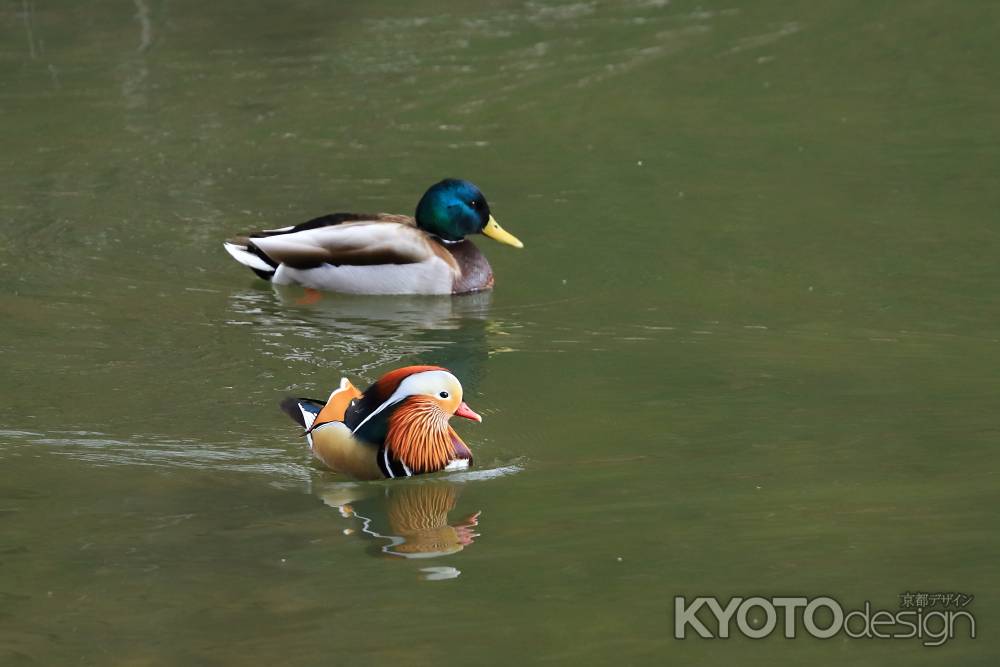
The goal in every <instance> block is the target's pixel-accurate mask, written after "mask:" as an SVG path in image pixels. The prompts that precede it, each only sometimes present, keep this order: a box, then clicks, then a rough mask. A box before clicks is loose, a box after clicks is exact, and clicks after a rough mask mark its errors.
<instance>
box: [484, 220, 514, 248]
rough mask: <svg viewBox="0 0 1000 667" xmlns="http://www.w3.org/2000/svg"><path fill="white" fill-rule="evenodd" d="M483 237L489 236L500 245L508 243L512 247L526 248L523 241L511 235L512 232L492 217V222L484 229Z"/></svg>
mask: <svg viewBox="0 0 1000 667" xmlns="http://www.w3.org/2000/svg"><path fill="white" fill-rule="evenodd" d="M483 235H485V236H489V237H490V238H491V239H493V240H494V241H499V242H500V243H506V244H507V245H512V246H514V247H515V248H523V247H524V244H523V243H521V240H520V239H518V238H517V237H516V236H514V235H513V234H511V233H510V232H508V231H506V230H504V228H503V227H501V226H500V223H499V222H497V219H496V218H494V217H493V216H492V215H491V216H490V221H489V222H487V223H486V226H485V227H483Z"/></svg>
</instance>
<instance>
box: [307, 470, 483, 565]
mask: <svg viewBox="0 0 1000 667" xmlns="http://www.w3.org/2000/svg"><path fill="white" fill-rule="evenodd" d="M460 493H461V487H460V485H459V484H455V483H453V482H446V481H431V482H428V481H416V480H414V481H410V480H407V481H402V482H394V483H392V484H391V485H389V484H385V485H369V484H339V485H337V486H336V487H332V488H329V489H327V490H326V491H324V492H322V493H321V494H320V497H321V498H322V499H323V502H324V503H326V504H327V505H330V506H331V507H335V508H336V509H338V510H339V511H340V514H341V516H343V517H344V518H345V519H349V520H352V521H356V522H357V525H356V526H355V527H353V528H348V529H345V531H344V532H345V534H358V535H360V536H362V537H366V538H369V539H371V540H373V542H374V543H375V544H374V546H373V549H374V553H376V554H387V555H390V556H395V557H399V558H437V557H440V556H448V555H451V554H455V553H458V552H459V551H462V550H463V549H465V548H466V547H468V546H471V545H472V544H473V542H475V539H476V538H477V537H479V533H478V532H476V531H477V530H478V527H479V515H480V512H478V511H476V512H472V513H470V514H461V513H459V514H458V515H457V517H456V518H454V519H451V520H449V519H450V517H449V515H450V514H451V513H452V512H453V511H454V510H455V507H456V505H457V503H458V497H459V494H460ZM435 569H436V570H438V569H440V568H435ZM446 569H452V568H446ZM457 574H458V571H457V570H455V574H454V575H453V576H457ZM438 578H444V577H438Z"/></svg>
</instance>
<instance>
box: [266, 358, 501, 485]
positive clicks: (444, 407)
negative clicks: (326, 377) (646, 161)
mask: <svg viewBox="0 0 1000 667" xmlns="http://www.w3.org/2000/svg"><path fill="white" fill-rule="evenodd" d="M282 408H283V409H284V410H285V412H287V413H288V414H289V415H290V416H291V417H292V418H293V419H295V421H297V422H298V423H299V424H300V425H302V427H303V428H305V429H306V438H307V440H308V442H309V447H310V449H311V450H312V453H313V456H315V457H316V458H317V459H318V460H319V461H321V462H322V463H323V464H324V465H326V466H327V467H328V468H330V469H332V470H336V471H338V472H343V473H347V474H349V475H351V476H352V477H356V478H358V479H382V478H387V477H388V478H393V477H409V476H411V475H418V474H422V473H429V472H438V471H440V470H455V469H462V468H467V467H468V466H469V464H470V463H471V462H472V452H471V451H470V450H469V448H468V447H467V446H466V445H465V443H464V442H463V441H462V439H461V438H460V437H459V436H458V434H457V433H455V430H454V429H453V428H451V426H450V425H449V424H448V419H449V418H450V417H451V416H452V415H458V416H461V417H466V418H467V419H472V420H474V421H482V418H481V417H480V416H479V415H477V414H476V413H475V412H473V411H472V410H471V409H470V408H469V406H467V405H466V404H465V402H464V401H463V400H462V385H461V384H460V383H459V381H458V379H457V378H455V376H454V375H452V374H451V373H449V372H448V371H447V370H445V369H443V368H440V367H438V366H407V367H405V368H400V369H397V370H395V371H392V372H390V373H387V374H385V375H384V376H382V377H381V378H380V379H379V380H378V381H377V382H375V383H374V384H373V385H372V386H371V387H369V388H368V389H366V390H365V391H364V392H363V393H362V392H360V391H358V390H357V389H356V388H355V387H354V385H352V384H351V382H350V381H349V380H347V379H346V378H344V379H342V380H341V382H340V387H338V388H337V390H336V391H334V392H333V393H332V394H331V395H330V398H329V400H328V401H327V402H326V403H323V402H322V401H317V400H314V399H305V398H289V399H286V400H285V401H284V402H283V403H282Z"/></svg>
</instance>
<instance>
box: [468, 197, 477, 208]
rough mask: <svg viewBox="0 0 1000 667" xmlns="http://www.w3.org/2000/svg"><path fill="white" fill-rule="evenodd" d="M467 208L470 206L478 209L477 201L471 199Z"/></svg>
mask: <svg viewBox="0 0 1000 667" xmlns="http://www.w3.org/2000/svg"><path fill="white" fill-rule="evenodd" d="M469 206H471V207H472V208H479V200H477V199H473V200H472V201H470V202H469Z"/></svg>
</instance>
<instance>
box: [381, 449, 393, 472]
mask: <svg viewBox="0 0 1000 667" xmlns="http://www.w3.org/2000/svg"><path fill="white" fill-rule="evenodd" d="M382 461H383V462H384V463H385V471H386V472H387V473H389V477H390V478H392V479H395V478H396V476H395V475H393V474H392V468H391V467H390V466H389V450H388V449H382Z"/></svg>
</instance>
